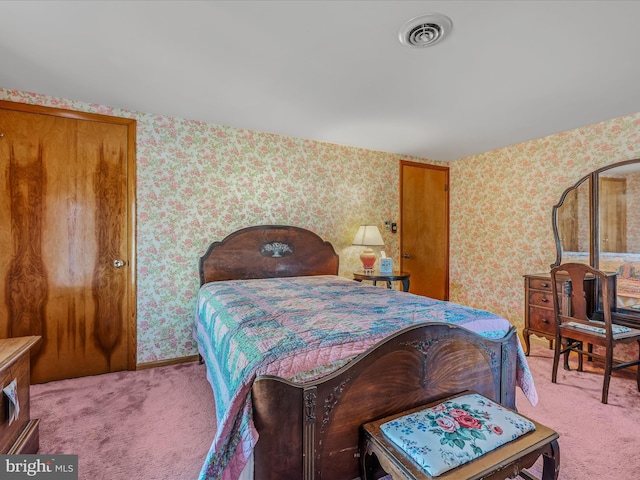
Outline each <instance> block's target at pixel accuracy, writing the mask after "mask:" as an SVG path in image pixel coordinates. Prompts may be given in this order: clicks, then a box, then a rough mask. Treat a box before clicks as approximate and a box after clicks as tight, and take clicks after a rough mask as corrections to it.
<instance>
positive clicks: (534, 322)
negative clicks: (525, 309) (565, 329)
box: [529, 307, 556, 335]
mask: <svg viewBox="0 0 640 480" xmlns="http://www.w3.org/2000/svg"><path fill="white" fill-rule="evenodd" d="M529 328H530V329H531V330H537V331H539V332H545V333H548V334H550V335H555V333H556V327H555V319H554V313H553V310H547V309H545V308H536V307H531V308H530V309H529Z"/></svg>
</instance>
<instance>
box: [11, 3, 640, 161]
mask: <svg viewBox="0 0 640 480" xmlns="http://www.w3.org/2000/svg"><path fill="white" fill-rule="evenodd" d="M431 12H438V13H441V14H444V15H447V16H449V17H450V18H451V19H452V20H453V30H452V32H451V34H450V36H449V37H447V38H445V39H444V40H443V41H442V42H440V43H438V44H436V45H434V46H432V47H428V48H410V47H406V46H404V45H402V44H401V43H400V42H399V41H398V32H399V29H400V27H401V26H402V25H403V24H404V23H405V22H406V21H407V20H409V19H411V18H413V17H416V16H418V15H422V14H425V13H431ZM638 21H640V1H612V0H609V1H578V0H571V1H543V0H533V1H524V0H521V1H507V0H503V1H481V0H477V1H338V0H334V1H309V0H299V1H293V0H290V1H24V0H23V1H2V2H0V87H5V88H15V89H19V90H24V91H28V92H36V93H42V94H46V95H51V96H56V97H64V98H67V99H72V100H79V101H83V102H88V103H97V104H101V105H107V106H110V107H116V108H123V109H127V110H134V111H141V112H147V113H153V114H162V115H169V116H173V117H181V118H187V119H193V120H202V121H206V122H210V123H214V124H218V125H230V126H234V127H240V128H247V129H252V130H258V131H264V132H272V133H278V134H283V135H290V136H295V137H302V138H312V139H316V140H322V141H327V142H333V143H339V144H346V145H353V146H359V147H365V148H370V149H375V150H383V151H387V152H393V153H401V154H409V155H415V156H419V157H425V158H429V159H433V160H445V161H449V160H455V159H458V158H461V157H464V156H467V155H471V154H476V153H482V152H486V151H489V150H493V149H495V148H499V147H503V146H507V145H511V144H515V143H520V142H523V141H527V140H531V139H534V138H539V137H542V136H545V135H549V134H552V133H557V132H561V131H565V130H570V129H574V128H578V127H581V126H585V125H589V124H592V123H596V122H600V121H604V120H609V119H612V118H615V117H618V116H622V115H626V114H630V113H636V112H640V88H639V87H638V85H640V28H638Z"/></svg>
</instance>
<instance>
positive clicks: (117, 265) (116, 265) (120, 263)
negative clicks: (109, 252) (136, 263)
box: [113, 260, 124, 268]
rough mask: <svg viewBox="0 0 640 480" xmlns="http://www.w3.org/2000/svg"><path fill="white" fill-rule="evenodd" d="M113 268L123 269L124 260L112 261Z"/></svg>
mask: <svg viewBox="0 0 640 480" xmlns="http://www.w3.org/2000/svg"><path fill="white" fill-rule="evenodd" d="M113 267H114V268H122V267H124V260H114V261H113Z"/></svg>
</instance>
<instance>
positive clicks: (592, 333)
mask: <svg viewBox="0 0 640 480" xmlns="http://www.w3.org/2000/svg"><path fill="white" fill-rule="evenodd" d="M560 272H566V274H567V275H568V276H569V278H570V280H569V281H570V282H571V283H570V286H567V288H565V291H564V292H559V291H558V284H557V282H556V276H557V275H558V274H559V273H560ZM590 277H595V278H596V280H597V282H598V283H599V286H600V289H601V292H602V317H603V321H599V320H593V319H591V318H589V317H588V312H587V301H586V298H585V287H584V285H585V279H586V278H590ZM551 279H552V281H551V285H552V286H553V306H554V313H555V315H554V316H555V318H556V341H555V352H554V356H553V372H552V376H551V381H552V382H553V383H557V382H556V379H557V373H558V363H559V360H560V355H563V354H564V355H565V368H567V362H566V359H567V357H568V355H569V353H571V352H576V353H577V354H578V371H582V366H583V357H584V356H585V355H586V356H587V357H588V359H591V358H592V357H593V358H595V359H598V360H601V361H603V362H604V383H603V387H602V403H607V399H608V396H609V381H610V379H611V372H612V371H613V370H619V369H622V368H628V367H631V366H634V365H640V330H637V329H633V328H629V327H625V326H622V325H616V324H613V323H612V321H611V305H612V304H613V302H615V287H616V283H615V282H616V274H615V273H604V272H601V271H600V270H596V269H594V268H591V267H590V266H589V265H584V264H581V263H566V264H563V265H559V266H557V267H555V268H553V269H552V270H551ZM560 295H564V301H567V302H569V304H570V306H571V308H570V310H569V311H566V310H565V312H562V311H561V309H560ZM592 316H593V315H592ZM631 342H638V348H639V355H638V359H637V360H634V361H631V362H624V363H623V362H621V361H619V360H616V359H614V358H613V352H614V347H615V345H617V344H619V343H631ZM585 345H586V346H587V350H585V349H584V346H585ZM594 345H598V346H600V347H602V348H603V349H604V354H601V353H596V352H594V351H593V349H592V347H593V346H594ZM636 381H637V384H638V391H640V368H638V372H637V375H636Z"/></svg>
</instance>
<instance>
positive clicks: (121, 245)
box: [0, 110, 129, 383]
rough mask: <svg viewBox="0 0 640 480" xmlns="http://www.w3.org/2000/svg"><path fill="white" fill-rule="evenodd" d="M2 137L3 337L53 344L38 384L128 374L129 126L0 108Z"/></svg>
mask: <svg viewBox="0 0 640 480" xmlns="http://www.w3.org/2000/svg"><path fill="white" fill-rule="evenodd" d="M0 131H2V133H3V137H2V138H1V139H0V145H1V146H0V154H1V155H2V165H3V166H4V167H5V168H4V171H3V176H4V178H3V180H5V181H6V183H7V184H8V185H9V188H8V189H7V190H6V191H4V192H3V194H2V196H3V198H2V201H1V206H0V209H1V210H0V212H1V215H2V224H3V225H10V229H9V230H10V235H9V236H7V237H6V238H5V237H3V238H2V247H3V248H2V251H0V268H2V275H1V280H0V281H1V282H2V283H3V285H2V287H3V290H4V292H5V295H4V297H5V301H4V302H3V303H4V304H3V306H2V309H3V310H2V311H0V314H1V320H0V336H3V337H14V336H22V335H41V336H42V337H43V341H42V342H41V343H40V344H39V347H36V349H35V350H34V351H33V352H32V360H33V364H32V365H33V367H32V368H33V372H32V380H33V382H34V383H38V382H42V381H49V380H55V379H60V378H71V377H77V376H84V375H95V374H99V373H105V372H110V371H117V370H123V369H126V368H127V366H128V364H127V360H128V358H129V357H128V343H127V342H128V338H129V335H128V319H127V312H128V304H127V301H128V298H129V296H128V294H127V293H128V292H127V285H128V270H129V269H128V263H129V262H128V261H127V251H128V248H127V205H128V202H127V174H128V172H127V165H128V162H127V155H128V153H127V152H128V145H127V142H128V130H127V127H126V126H124V125H118V124H115V125H114V124H109V123H103V122H99V121H89V120H82V119H74V118H63V117H56V116H51V115H42V114H37V113H26V112H15V111H6V110H0ZM5 246H6V248H4V247H5ZM114 262H116V263H114ZM117 262H122V265H120V264H119V263H117Z"/></svg>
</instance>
